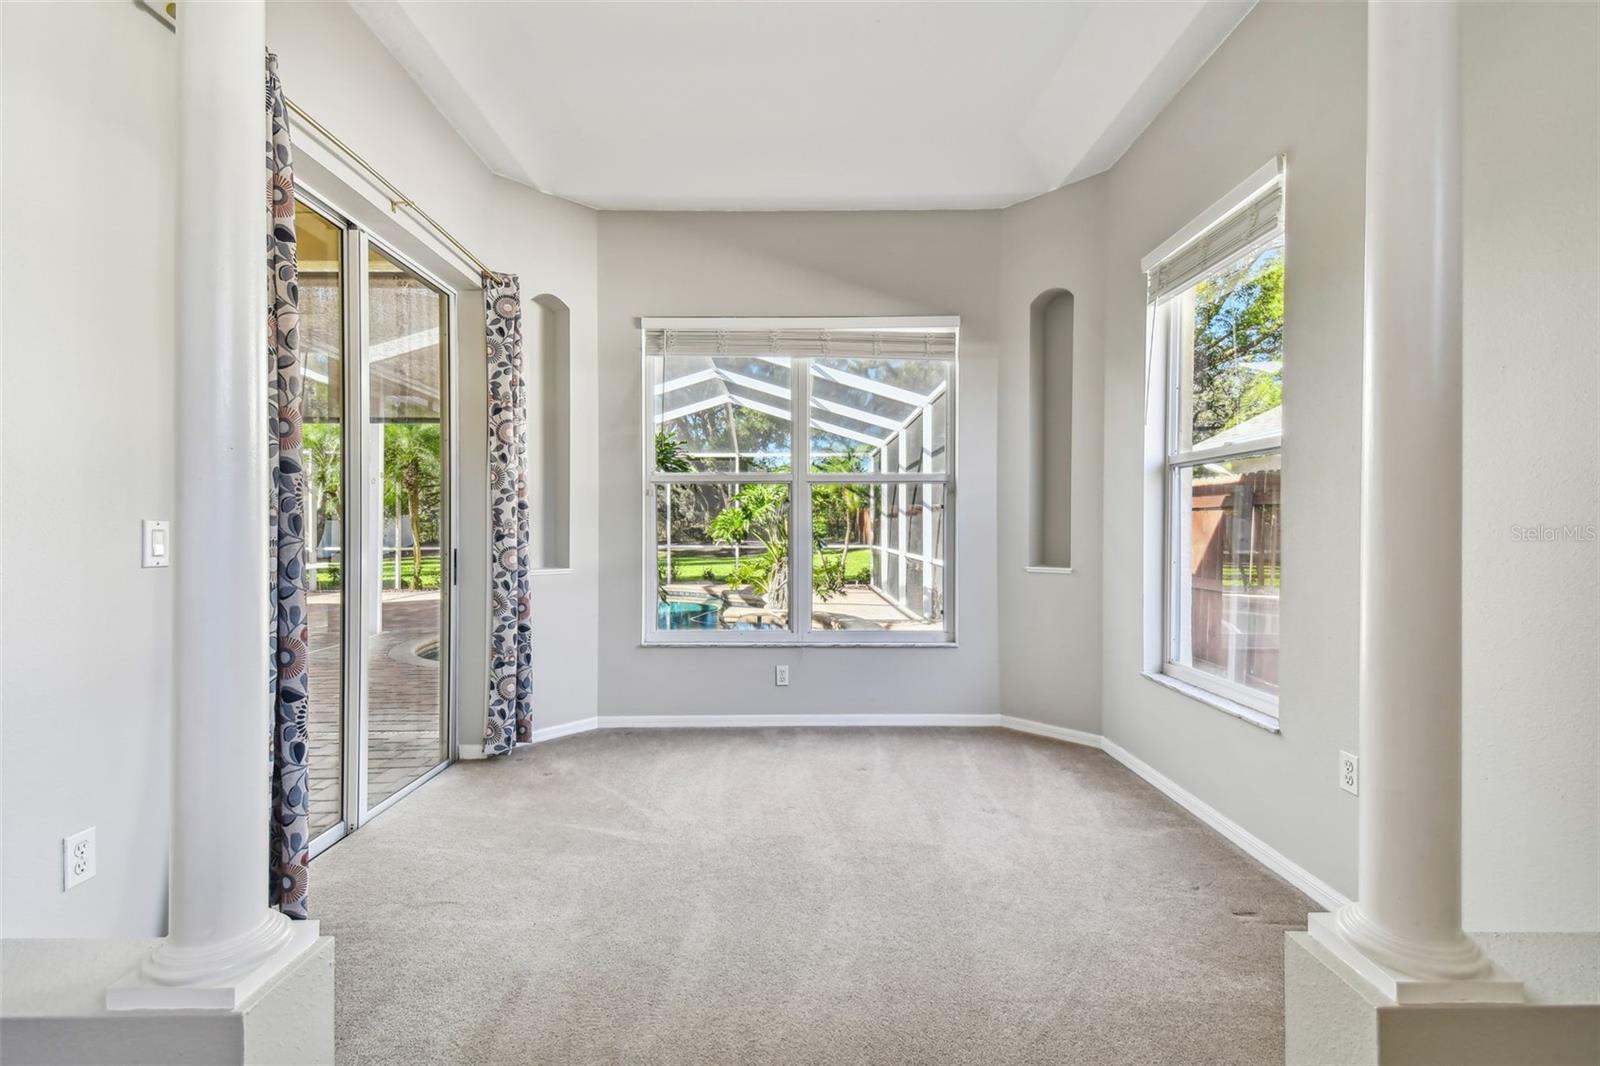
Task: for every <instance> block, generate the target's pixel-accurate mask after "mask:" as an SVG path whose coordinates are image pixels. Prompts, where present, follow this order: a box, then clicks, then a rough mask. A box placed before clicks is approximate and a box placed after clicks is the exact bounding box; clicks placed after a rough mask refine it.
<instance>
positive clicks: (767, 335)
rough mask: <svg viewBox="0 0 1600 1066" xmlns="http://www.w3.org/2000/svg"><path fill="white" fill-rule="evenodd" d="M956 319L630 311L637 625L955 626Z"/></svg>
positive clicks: (756, 638)
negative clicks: (636, 334) (638, 507)
mask: <svg viewBox="0 0 1600 1066" xmlns="http://www.w3.org/2000/svg"><path fill="white" fill-rule="evenodd" d="M959 328H960V324H959V320H957V319H955V318H882V319H759V320H756V319H658V318H647V319H644V320H642V321H641V322H640V332H641V347H642V357H643V358H642V362H643V375H642V376H643V383H644V390H643V392H644V404H643V409H642V411H641V415H642V426H643V430H644V432H643V434H642V436H643V444H644V455H643V459H644V466H645V478H644V487H645V494H644V531H645V537H644V545H643V547H644V568H643V576H644V581H643V589H642V592H643V604H642V606H643V609H644V610H643V639H644V641H645V643H647V644H708V643H715V644H791V643H795V644H834V645H839V644H848V645H879V644H900V645H906V644H948V643H952V642H953V641H954V640H955V610H954V607H955V600H954V597H955V521H954V518H955V506H956V499H955V496H956V492H955V488H956V486H955V457H956V426H957V419H956V349H957V342H958V337H959Z"/></svg>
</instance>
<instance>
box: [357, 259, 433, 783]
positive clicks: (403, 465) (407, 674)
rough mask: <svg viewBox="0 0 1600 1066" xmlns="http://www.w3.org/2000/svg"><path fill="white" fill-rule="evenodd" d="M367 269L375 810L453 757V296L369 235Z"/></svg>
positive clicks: (370, 732) (369, 667)
mask: <svg viewBox="0 0 1600 1066" xmlns="http://www.w3.org/2000/svg"><path fill="white" fill-rule="evenodd" d="M366 268H367V281H366V295H367V308H366V311H367V338H366V340H367V344H366V359H365V365H366V380H365V384H366V390H367V392H366V408H367V433H366V470H367V477H366V497H367V498H366V501H365V502H366V510H367V514H368V515H369V516H370V517H369V526H368V528H369V529H371V530H372V534H373V535H372V537H371V538H370V540H369V550H368V551H367V558H366V567H367V569H366V574H367V589H368V596H367V609H368V611H369V612H370V613H369V617H368V623H369V624H368V630H367V638H366V648H365V655H366V677H367V736H366V742H367V759H366V801H367V807H368V808H369V809H370V808H374V807H377V806H379V805H380V804H382V803H384V802H385V801H387V800H388V799H389V798H390V797H392V796H394V795H395V794H396V793H397V792H399V791H400V790H401V789H403V788H405V787H406V786H407V785H410V784H411V783H412V782H414V781H416V780H417V779H419V778H420V777H422V776H423V775H424V774H426V773H428V772H429V771H430V770H432V769H433V768H434V767H436V766H438V765H439V764H440V763H442V762H443V761H445V759H446V758H447V755H448V750H447V747H446V743H445V741H446V737H447V736H448V732H447V730H446V729H445V722H446V718H445V712H446V706H445V698H444V697H445V685H444V678H445V676H446V673H445V669H444V667H445V641H444V639H443V638H444V633H445V618H446V617H447V616H446V613H445V610H444V608H445V592H446V590H447V587H448V575H449V572H450V566H449V563H450V560H449V558H448V557H447V556H446V553H445V545H446V544H447V543H448V535H449V529H448V523H447V522H446V521H445V506H444V503H445V499H446V492H447V490H448V486H447V484H446V480H447V479H446V477H445V472H446V470H447V469H448V464H447V463H446V461H445V452H444V428H445V421H444V411H445V402H444V401H445V382H446V381H447V380H448V379H449V371H448V367H449V350H450V336H449V321H450V297H449V295H448V294H446V293H444V292H443V291H441V290H440V289H438V288H437V287H435V286H433V285H431V284H430V283H429V282H427V281H425V280H424V279H423V278H421V277H420V276H419V275H417V274H416V273H415V272H414V271H412V270H410V269H408V268H406V267H404V266H402V265H401V264H400V263H398V262H397V261H396V260H395V257H394V256H393V255H392V254H391V253H388V252H386V251H384V250H383V249H381V248H379V247H378V246H377V245H376V244H372V243H370V242H369V244H368V247H367V256H366ZM374 549H375V550H374Z"/></svg>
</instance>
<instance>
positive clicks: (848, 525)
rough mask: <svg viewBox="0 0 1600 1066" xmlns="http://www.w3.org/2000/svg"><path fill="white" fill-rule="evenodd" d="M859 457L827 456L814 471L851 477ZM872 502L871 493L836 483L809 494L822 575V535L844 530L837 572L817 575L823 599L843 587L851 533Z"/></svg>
mask: <svg viewBox="0 0 1600 1066" xmlns="http://www.w3.org/2000/svg"><path fill="white" fill-rule="evenodd" d="M858 459H859V456H858V455H857V454H856V453H855V451H854V449H852V450H851V452H849V453H848V454H845V455H830V456H828V457H827V458H825V459H819V460H817V461H816V463H815V464H814V468H815V469H816V470H817V471H819V472H821V473H830V474H832V473H840V474H842V473H851V472H854V471H856V470H858V469H859V466H858V465H857V460H858ZM871 502H872V496H871V490H870V489H868V488H867V486H865V485H850V484H844V483H838V482H830V483H828V484H822V485H817V486H815V487H814V491H813V494H812V506H813V507H814V509H815V510H816V513H817V517H818V519H819V520H821V521H820V522H819V528H818V529H817V530H816V535H817V553H818V554H819V555H820V556H821V557H822V561H823V566H822V569H823V571H825V572H826V571H827V570H828V566H827V560H828V555H827V550H826V544H825V538H824V531H825V530H826V528H827V527H828V526H831V525H834V524H838V525H839V526H842V527H843V529H844V545H843V548H842V549H841V551H840V552H839V565H838V569H837V570H836V571H835V572H833V573H831V574H827V573H825V574H819V575H818V577H821V578H823V582H822V583H821V584H819V585H818V589H817V590H818V591H819V592H821V593H822V594H823V596H824V597H826V596H827V595H828V594H829V593H831V592H837V591H839V590H840V589H841V588H843V587H844V583H845V578H846V574H847V572H848V570H849V565H850V533H851V530H852V529H854V528H855V527H856V524H857V523H858V522H859V521H860V516H861V512H862V511H864V510H865V509H866V508H867V507H868V506H869V505H870V504H871ZM813 584H817V583H816V582H813Z"/></svg>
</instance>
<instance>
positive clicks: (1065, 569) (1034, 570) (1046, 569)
mask: <svg viewBox="0 0 1600 1066" xmlns="http://www.w3.org/2000/svg"><path fill="white" fill-rule="evenodd" d="M1022 569H1023V570H1024V571H1025V572H1027V573H1030V574H1070V573H1072V567H1070V566H1024V567H1023V568H1022Z"/></svg>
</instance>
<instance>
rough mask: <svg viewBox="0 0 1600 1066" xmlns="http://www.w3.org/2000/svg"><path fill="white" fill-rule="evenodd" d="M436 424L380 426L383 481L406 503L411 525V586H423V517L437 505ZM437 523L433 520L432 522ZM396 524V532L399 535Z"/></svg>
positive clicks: (387, 424)
mask: <svg viewBox="0 0 1600 1066" xmlns="http://www.w3.org/2000/svg"><path fill="white" fill-rule="evenodd" d="M439 447H440V437H439V424H438V423H437V422H386V423H384V427H383V474H384V480H385V481H388V482H389V483H390V484H391V485H393V486H394V487H395V489H396V491H397V492H398V494H399V496H400V498H401V499H403V500H404V501H405V504H406V511H407V512H408V517H409V520H410V525H411V587H412V588H414V589H418V588H421V587H422V531H423V530H422V516H423V512H424V508H425V507H426V508H427V510H428V513H429V514H433V515H435V516H436V514H437V510H438V506H439ZM434 524H436V521H435V523H434ZM398 529H399V527H398V525H397V526H396V532H397V535H398Z"/></svg>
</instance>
